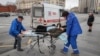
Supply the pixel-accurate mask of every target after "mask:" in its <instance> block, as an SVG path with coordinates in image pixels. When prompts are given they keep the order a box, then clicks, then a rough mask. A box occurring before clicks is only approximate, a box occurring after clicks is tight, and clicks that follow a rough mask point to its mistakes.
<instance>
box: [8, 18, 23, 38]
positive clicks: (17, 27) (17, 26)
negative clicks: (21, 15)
mask: <svg viewBox="0 0 100 56" xmlns="http://www.w3.org/2000/svg"><path fill="white" fill-rule="evenodd" d="M22 30H23V31H25V28H24V27H23V25H22V23H21V22H19V21H18V20H17V18H16V19H14V20H13V21H12V24H11V27H10V30H9V34H10V35H12V36H14V37H17V36H18V34H20V33H21V31H22Z"/></svg>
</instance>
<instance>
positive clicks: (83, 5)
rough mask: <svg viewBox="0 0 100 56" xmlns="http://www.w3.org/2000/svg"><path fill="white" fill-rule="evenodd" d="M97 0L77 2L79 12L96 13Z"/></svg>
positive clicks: (80, 0)
mask: <svg viewBox="0 0 100 56" xmlns="http://www.w3.org/2000/svg"><path fill="white" fill-rule="evenodd" d="M97 6H98V0H79V12H85V13H87V12H91V11H92V12H97Z"/></svg>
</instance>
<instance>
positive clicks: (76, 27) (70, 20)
mask: <svg viewBox="0 0 100 56" xmlns="http://www.w3.org/2000/svg"><path fill="white" fill-rule="evenodd" d="M62 16H63V17H64V18H65V19H66V29H67V30H66V33H67V35H68V39H67V40H68V42H67V43H66V44H65V45H64V48H63V49H62V52H63V53H67V52H68V48H69V46H70V45H71V47H72V49H73V53H72V54H71V55H72V56H79V50H78V47H77V41H76V40H77V37H78V34H81V33H82V29H81V27H80V24H79V22H78V20H77V17H76V16H75V14H74V13H73V12H70V13H69V12H67V11H64V12H63V14H62Z"/></svg>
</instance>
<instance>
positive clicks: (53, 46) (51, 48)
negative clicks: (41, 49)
mask: <svg viewBox="0 0 100 56" xmlns="http://www.w3.org/2000/svg"><path fill="white" fill-rule="evenodd" d="M48 48H49V49H50V51H49V53H50V54H52V55H53V54H54V53H55V49H56V46H55V45H51V46H48Z"/></svg>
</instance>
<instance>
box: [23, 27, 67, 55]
mask: <svg viewBox="0 0 100 56" xmlns="http://www.w3.org/2000/svg"><path fill="white" fill-rule="evenodd" d="M52 29H57V28H56V27H54V26H51V27H47V29H46V30H47V32H36V31H33V30H28V31H25V32H23V35H24V37H31V38H36V39H37V40H36V41H35V43H34V44H33V45H31V44H30V49H29V50H28V51H27V53H28V52H29V51H30V50H31V49H32V48H34V46H35V45H36V44H37V45H38V49H39V52H40V53H41V54H44V52H42V51H41V49H40V47H41V46H40V40H42V42H43V43H44V40H45V38H46V37H47V36H49V37H50V41H49V42H50V46H48V48H49V49H51V51H50V53H51V54H54V50H55V49H56V45H55V43H56V40H58V39H59V38H60V39H61V38H62V37H61V36H60V37H59V38H55V36H54V33H51V32H50V30H52ZM63 39H64V38H63ZM65 39H66V38H65ZM61 40H62V39H61Z"/></svg>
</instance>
